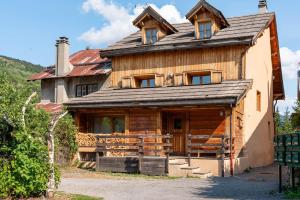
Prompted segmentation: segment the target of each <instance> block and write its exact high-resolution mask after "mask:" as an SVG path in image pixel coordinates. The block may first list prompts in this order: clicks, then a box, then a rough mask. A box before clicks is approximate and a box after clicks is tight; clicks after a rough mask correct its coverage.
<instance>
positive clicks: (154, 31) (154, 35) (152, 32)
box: [145, 28, 158, 44]
mask: <svg viewBox="0 0 300 200" xmlns="http://www.w3.org/2000/svg"><path fill="white" fill-rule="evenodd" d="M148 33H150V37H149V38H148ZM153 38H155V41H154V40H153ZM157 41H158V30H157V28H146V29H145V44H155V43H156V42H157Z"/></svg>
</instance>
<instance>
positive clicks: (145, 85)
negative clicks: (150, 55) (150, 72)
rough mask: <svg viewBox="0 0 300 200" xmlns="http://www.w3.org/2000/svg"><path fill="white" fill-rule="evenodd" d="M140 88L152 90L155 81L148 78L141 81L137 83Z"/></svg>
mask: <svg viewBox="0 0 300 200" xmlns="http://www.w3.org/2000/svg"><path fill="white" fill-rule="evenodd" d="M139 83H140V84H139V86H140V88H154V87H155V79H154V78H149V79H141V80H140V81H139Z"/></svg>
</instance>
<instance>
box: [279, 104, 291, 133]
mask: <svg viewBox="0 0 300 200" xmlns="http://www.w3.org/2000/svg"><path fill="white" fill-rule="evenodd" d="M281 130H282V134H292V133H294V128H293V125H292V121H291V115H290V112H289V110H288V108H287V109H286V111H285V113H284V115H283V119H282V128H281Z"/></svg>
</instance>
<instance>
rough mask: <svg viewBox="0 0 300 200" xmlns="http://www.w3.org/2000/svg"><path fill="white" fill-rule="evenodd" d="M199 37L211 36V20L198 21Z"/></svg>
mask: <svg viewBox="0 0 300 200" xmlns="http://www.w3.org/2000/svg"><path fill="white" fill-rule="evenodd" d="M199 34H200V39H201V40H202V39H209V38H211V36H212V24H211V22H199Z"/></svg>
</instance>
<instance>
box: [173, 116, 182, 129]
mask: <svg viewBox="0 0 300 200" xmlns="http://www.w3.org/2000/svg"><path fill="white" fill-rule="evenodd" d="M174 129H175V130H178V129H182V127H181V119H180V118H175V119H174Z"/></svg>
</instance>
